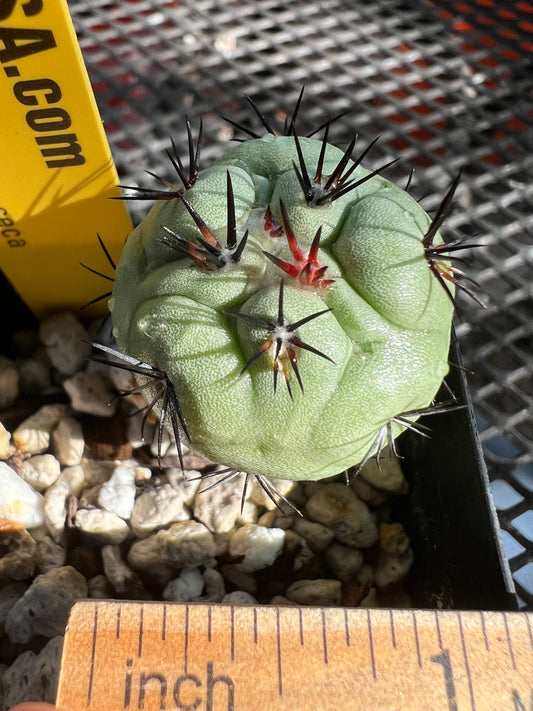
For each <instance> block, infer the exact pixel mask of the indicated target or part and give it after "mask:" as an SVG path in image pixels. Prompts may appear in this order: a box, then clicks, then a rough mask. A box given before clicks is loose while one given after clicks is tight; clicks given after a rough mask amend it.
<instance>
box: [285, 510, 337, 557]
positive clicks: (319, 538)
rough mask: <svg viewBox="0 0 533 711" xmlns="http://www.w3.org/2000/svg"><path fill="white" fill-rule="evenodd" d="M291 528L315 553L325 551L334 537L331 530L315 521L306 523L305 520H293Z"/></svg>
mask: <svg viewBox="0 0 533 711" xmlns="http://www.w3.org/2000/svg"><path fill="white" fill-rule="evenodd" d="M292 528H293V530H294V531H295V533H298V534H299V535H300V536H302V538H305V540H306V541H307V542H308V543H309V545H310V547H311V548H312V549H313V550H315V551H323V550H325V549H326V548H327V547H328V546H329V544H330V543H331V541H332V540H333V537H334V536H335V532H334V531H333V530H332V529H331V528H328V527H327V526H324V525H323V524H321V523H317V522H316V521H308V520H307V519H305V518H299V517H297V518H295V519H294V524H293V527H292Z"/></svg>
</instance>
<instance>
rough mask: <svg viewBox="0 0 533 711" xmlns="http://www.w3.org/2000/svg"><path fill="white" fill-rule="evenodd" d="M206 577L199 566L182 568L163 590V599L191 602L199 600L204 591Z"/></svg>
mask: <svg viewBox="0 0 533 711" xmlns="http://www.w3.org/2000/svg"><path fill="white" fill-rule="evenodd" d="M204 584H205V581H204V578H203V576H202V574H201V573H200V571H199V570H198V568H192V569H190V570H182V571H181V573H180V574H179V575H178V577H177V578H175V579H174V580H171V581H170V583H169V584H168V585H167V586H166V587H165V589H164V590H163V600H167V601H168V602H191V600H198V599H199V598H200V597H201V596H202V593H203V591H204Z"/></svg>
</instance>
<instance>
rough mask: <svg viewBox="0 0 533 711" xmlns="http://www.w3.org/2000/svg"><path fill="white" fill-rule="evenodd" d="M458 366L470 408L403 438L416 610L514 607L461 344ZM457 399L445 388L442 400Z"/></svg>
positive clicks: (404, 514)
mask: <svg viewBox="0 0 533 711" xmlns="http://www.w3.org/2000/svg"><path fill="white" fill-rule="evenodd" d="M450 362H451V363H453V364H455V365H452V367H451V369H450V373H449V374H448V377H447V378H446V382H447V384H448V386H449V388H450V389H451V391H452V392H453V393H454V396H455V398H456V399H457V401H458V403H460V404H463V405H464V408H463V409H459V410H454V411H452V412H449V413H445V414H444V413H443V414H438V415H431V416H429V417H427V418H426V419H425V420H424V424H426V425H427V426H429V427H430V428H431V436H430V437H429V438H426V437H422V436H420V435H417V434H416V433H412V432H406V433H405V434H403V435H402V436H401V438H400V439H399V440H398V450H399V452H400V454H401V456H402V457H404V459H403V461H402V468H403V471H404V473H405V475H406V477H407V480H408V482H409V486H410V492H409V495H408V496H407V497H405V501H402V503H401V504H400V507H401V508H399V509H398V511H397V516H398V517H399V518H400V520H401V521H402V522H403V523H404V525H405V527H406V529H407V531H408V533H409V536H410V538H411V544H412V546H413V550H414V554H415V563H414V567H413V569H412V571H411V574H410V579H409V588H410V593H411V595H412V596H413V603H414V605H415V606H416V607H427V608H444V609H448V608H456V609H463V610H465V609H477V610H513V609H516V606H517V604H516V599H515V596H514V592H513V590H514V586H513V582H512V578H511V573H510V570H509V567H508V564H507V560H506V558H505V556H504V553H503V549H502V545H501V542H500V539H499V535H498V533H497V530H498V524H497V517H496V511H495V509H494V505H493V502H492V495H491V492H490V487H489V479H488V475H487V470H486V467H485V462H484V459H483V454H482V451H481V445H480V442H479V439H478V435H477V429H476V424H475V420H474V412H473V408H472V402H471V400H470V395H469V392H468V386H467V382H466V377H465V373H464V370H463V369H462V366H461V356H460V352H459V348H458V345H457V343H456V342H454V343H453V344H452V347H451V351H450ZM449 398H450V393H449V392H448V391H447V389H446V388H445V387H443V388H442V389H441V392H440V400H446V399H449Z"/></svg>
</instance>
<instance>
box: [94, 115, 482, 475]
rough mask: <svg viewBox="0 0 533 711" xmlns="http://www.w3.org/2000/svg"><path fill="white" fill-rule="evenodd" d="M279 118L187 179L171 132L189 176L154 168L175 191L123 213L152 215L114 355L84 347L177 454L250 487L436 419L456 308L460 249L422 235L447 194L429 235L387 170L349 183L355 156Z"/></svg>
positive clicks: (332, 461) (129, 283) (122, 284)
mask: <svg viewBox="0 0 533 711" xmlns="http://www.w3.org/2000/svg"><path fill="white" fill-rule="evenodd" d="M294 118H295V116H293V120H292V121H291V122H290V124H289V126H288V127H287V129H286V134H288V135H280V134H277V133H276V132H275V131H274V130H273V129H271V128H270V126H269V125H268V124H266V123H265V125H266V127H267V133H266V135H264V136H258V135H257V134H254V133H253V132H250V131H247V132H248V133H251V134H252V136H251V138H250V139H249V140H246V141H244V142H242V143H239V144H238V145H237V146H235V147H233V148H231V149H230V150H229V151H227V152H226V153H225V154H224V155H223V156H222V157H221V158H220V159H219V160H217V161H216V162H215V163H214V164H213V165H212V166H211V167H209V168H207V169H205V170H201V171H200V170H199V165H198V161H199V153H200V142H201V138H200V137H199V139H198V144H197V145H196V146H195V144H194V140H193V137H192V132H191V129H190V126H189V125H188V133H189V154H190V166H189V171H188V172H186V171H185V169H184V167H183V164H182V163H181V161H180V159H179V157H178V154H177V151H176V150H175V147H174V150H173V152H170V153H169V157H170V159H171V161H172V164H173V166H174V168H175V169H176V172H177V174H178V177H179V185H178V186H173V185H171V184H169V183H166V181H164V182H165V184H166V186H167V189H162V190H158V189H141V188H139V189H135V190H136V192H135V194H134V195H130V198H134V199H135V198H136V199H148V198H153V199H156V203H155V205H154V207H152V209H151V210H150V212H149V214H148V216H147V217H146V218H145V219H144V221H143V222H142V223H141V224H140V225H139V226H138V227H137V228H136V229H135V230H134V231H133V232H132V234H131V235H130V236H129V237H128V240H127V242H126V245H125V248H124V250H123V253H122V256H121V259H120V262H119V264H118V267H117V270H116V276H115V283H114V289H113V295H112V298H111V300H110V309H111V312H112V319H113V332H114V336H115V338H116V341H117V343H118V347H119V349H120V351H119V352H114V351H112V350H111V349H109V348H106V347H105V346H100V349H101V350H104V351H107V352H108V353H110V354H112V355H115V361H114V364H115V365H118V366H119V367H124V368H127V369H130V370H132V371H133V372H134V373H136V374H137V377H138V380H139V382H140V388H143V389H146V390H148V391H149V392H150V395H149V396H148V401H149V402H150V406H149V409H151V408H153V407H157V408H158V409H159V411H160V412H161V414H162V417H163V419H166V421H167V422H170V423H171V425H172V429H173V430H174V434H175V436H176V438H178V439H179V438H180V437H185V438H187V439H188V440H189V441H190V444H191V446H192V447H193V448H194V449H195V450H197V451H199V452H202V453H203V454H204V455H206V456H207V457H209V458H210V459H211V460H213V461H216V462H220V463H223V464H224V465H226V466H227V467H228V468H229V469H228V471H230V472H232V471H244V472H247V473H249V474H253V475H256V476H257V477H259V478H260V479H261V480H262V481H264V478H265V477H267V478H272V477H279V478H283V479H293V480H317V479H322V478H324V477H329V476H331V475H335V474H338V473H340V472H342V471H344V470H347V469H349V468H350V467H354V466H355V465H357V464H359V463H361V462H362V461H366V459H367V458H368V457H369V456H371V455H372V454H375V453H377V454H379V452H380V451H381V448H382V447H383V445H384V444H385V443H386V442H387V441H389V443H390V444H391V445H392V446H394V440H395V438H396V437H397V436H398V435H399V434H400V433H401V432H402V431H403V430H404V429H405V428H417V429H418V428H419V427H420V425H416V424H415V422H416V420H417V419H418V417H419V416H420V415H421V414H423V413H424V412H426V411H428V412H432V411H437V410H438V408H435V407H434V406H433V409H432V403H433V400H434V398H435V395H436V393H437V391H438V390H439V387H440V385H441V383H442V380H443V378H444V376H445V375H446V372H447V370H448V349H449V342H450V331H451V322H452V317H453V313H454V289H455V287H456V286H457V285H459V286H461V287H462V288H465V289H466V291H468V293H471V292H470V291H469V290H468V289H467V288H466V287H465V286H464V285H463V284H462V283H461V282H460V281H459V279H460V277H461V276H464V275H463V274H462V272H460V271H459V270H457V269H456V268H455V267H454V266H452V262H451V261H450V260H451V259H452V258H453V257H454V256H455V254H454V253H455V252H456V251H458V250H461V249H464V248H465V245H464V244H462V242H461V240H457V241H455V242H452V243H450V244H447V245H446V244H444V242H443V240H442V238H441V236H440V234H439V228H440V226H441V224H442V221H443V219H444V217H445V215H446V213H447V212H448V209H449V206H450V204H451V200H452V197H453V194H454V191H455V188H456V186H457V180H456V181H454V183H453V184H452V186H451V188H450V190H449V191H448V193H447V195H446V196H445V198H444V200H443V201H442V204H441V206H440V208H439V210H438V211H437V213H436V215H435V217H434V218H433V219H431V218H430V217H429V216H428V215H427V214H426V213H425V211H424V210H423V209H422V208H421V207H420V205H419V204H418V203H417V202H416V201H415V200H414V199H413V198H412V197H410V196H409V194H408V193H407V192H405V191H404V190H403V189H401V188H399V187H397V186H396V185H394V184H392V183H391V182H389V181H388V180H386V179H385V178H384V177H383V176H382V174H381V173H382V172H383V171H384V170H385V169H386V168H387V167H388V165H389V164H387V165H386V166H382V167H381V168H379V169H378V170H375V171H369V170H367V169H365V168H364V167H363V166H362V164H361V163H362V159H363V158H364V157H365V155H366V153H367V151H368V149H367V150H365V151H363V153H362V154H361V155H360V156H359V157H358V158H357V159H355V160H352V158H351V154H352V151H353V148H354V143H355V139H354V141H352V143H351V144H350V145H349V147H348V148H347V150H346V151H344V152H343V151H341V150H340V149H338V148H336V147H335V146H333V145H330V144H329V143H328V130H329V123H328V124H326V125H325V126H324V127H323V129H324V131H323V138H322V139H317V138H312V137H311V138H310V137H298V136H297V135H296V131H295V124H294ZM371 145H372V144H371ZM370 147H371V146H369V148H370ZM123 354H124V355H123ZM282 380H284V384H283V383H281V381H282ZM428 408H429V409H428ZM161 432H162V428H160V436H161Z"/></svg>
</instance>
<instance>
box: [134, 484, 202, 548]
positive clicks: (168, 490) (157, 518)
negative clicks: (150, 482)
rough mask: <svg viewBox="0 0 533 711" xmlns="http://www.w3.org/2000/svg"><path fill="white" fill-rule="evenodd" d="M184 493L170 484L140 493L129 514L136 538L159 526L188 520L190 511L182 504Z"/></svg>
mask: <svg viewBox="0 0 533 711" xmlns="http://www.w3.org/2000/svg"><path fill="white" fill-rule="evenodd" d="M184 494H185V491H184V490H183V489H176V488H174V487H173V486H171V485H170V484H164V485H163V486H161V487H160V488H158V489H150V490H149V491H146V492H145V493H144V494H141V495H140V496H139V498H138V499H137V500H136V501H135V506H134V507H133V511H132V514H131V520H130V525H131V528H132V530H133V533H134V534H135V535H136V536H137V537H138V538H145V537H146V536H149V535H150V534H151V533H152V532H153V531H156V530H158V529H160V528H164V527H165V526H169V525H171V524H173V523H177V522H179V521H186V520H188V519H189V517H190V513H189V511H188V510H187V509H186V508H185V505H184V504H185V502H184ZM187 498H188V497H187Z"/></svg>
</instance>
